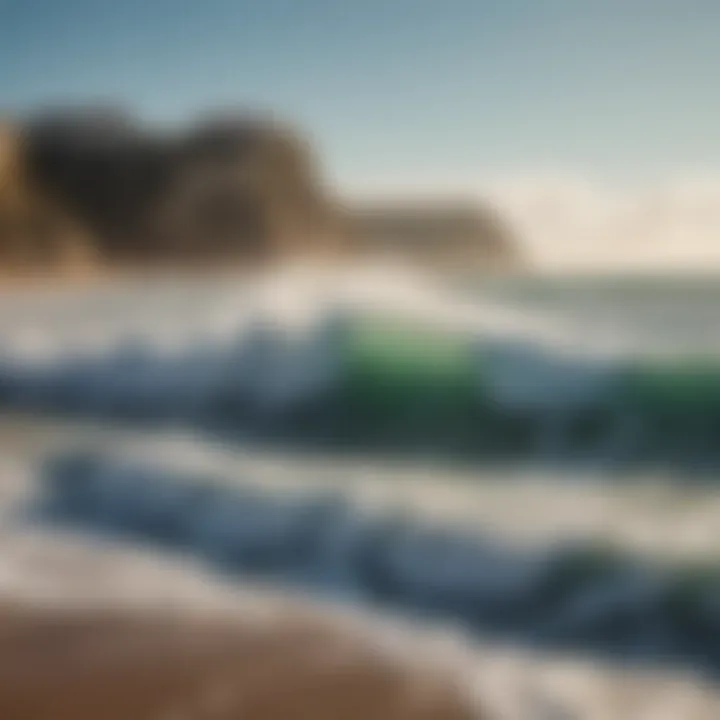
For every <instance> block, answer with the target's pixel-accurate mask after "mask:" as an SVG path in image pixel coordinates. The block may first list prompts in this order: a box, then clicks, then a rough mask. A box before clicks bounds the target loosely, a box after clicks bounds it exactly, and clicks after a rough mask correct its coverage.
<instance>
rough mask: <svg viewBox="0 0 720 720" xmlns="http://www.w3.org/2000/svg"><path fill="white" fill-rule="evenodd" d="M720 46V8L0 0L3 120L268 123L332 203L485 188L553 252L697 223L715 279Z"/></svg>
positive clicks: (661, 0)
mask: <svg viewBox="0 0 720 720" xmlns="http://www.w3.org/2000/svg"><path fill="white" fill-rule="evenodd" d="M719 39H720V2H719V1H718V0H0V110H2V109H4V110H7V111H10V112H11V113H19V114H22V113H24V112H27V111H32V110H35V109H37V108H38V107H42V106H48V105H53V104H58V103H59V104H68V103H72V102H76V101H77V102H96V101H112V102H118V103H121V104H123V105H126V106H127V107H128V108H130V109H131V110H133V111H134V112H135V113H137V114H138V115H139V116H140V117H142V118H146V119H148V120H151V121H156V122H161V123H162V122H167V123H183V122H185V121H188V120H192V118H193V116H195V115H197V114H198V113H202V112H206V111H210V110H213V109H214V108H227V107H239V108H249V109H251V110H261V111H268V112H272V113H275V114H277V115H278V116H279V117H281V118H282V119H286V120H289V121H291V122H293V123H296V124H297V125H298V126H299V127H300V128H301V129H302V130H303V131H304V132H307V133H308V134H309V135H310V136H311V138H312V139H313V140H314V142H315V144H316V146H317V148H318V151H319V157H320V160H321V162H322V166H323V169H324V171H325V173H326V176H327V177H328V178H330V180H331V181H334V182H335V183H336V184H337V186H338V187H339V188H340V189H341V190H343V191H347V192H355V193H366V194H367V193H370V194H373V192H380V193H382V192H387V191H396V192H397V191H400V192H401V193H402V191H403V190H411V191H412V192H417V191H418V190H420V189H423V190H429V191H430V192H435V191H445V190H449V191H450V192H455V191H457V190H461V191H465V190H470V191H478V190H479V191H482V192H486V193H491V194H492V197H493V199H494V201H495V202H497V203H498V204H499V205H502V206H503V207H504V208H505V209H507V210H508V212H509V213H512V214H513V218H514V221H515V222H516V225H518V226H522V227H523V232H525V233H526V234H528V236H530V235H533V236H534V237H536V238H537V241H536V244H538V243H539V244H540V245H543V247H545V248H547V247H550V246H553V247H555V249H556V255H557V257H561V256H562V257H565V256H567V254H568V252H569V250H568V248H569V249H570V250H572V251H576V250H577V249H578V248H580V252H581V254H582V253H583V252H586V250H587V249H588V248H590V249H592V248H594V247H596V245H597V238H598V232H602V233H605V234H608V233H609V234H612V235H613V236H614V237H616V238H617V240H618V242H619V243H620V247H622V243H623V242H624V238H625V236H626V235H627V234H628V233H632V234H634V235H636V236H640V237H645V238H651V240H652V242H651V241H643V242H645V245H646V247H652V248H653V252H654V254H655V255H658V253H659V250H658V248H659V247H660V246H661V245H662V243H665V245H663V247H665V246H667V248H666V250H665V251H664V252H665V256H666V257H667V259H668V260H667V261H668V262H671V263H672V262H675V259H676V258H677V256H678V253H680V250H679V248H680V246H681V245H682V246H683V247H685V246H686V245H687V239H686V238H687V235H688V232H685V231H684V230H682V229H683V228H693V230H692V233H694V236H697V237H702V238H704V239H703V240H702V241H701V242H700V241H699V244H698V246H697V248H696V250H695V254H696V257H697V258H698V260H699V262H700V264H703V263H704V262H705V260H706V256H707V249H708V247H710V245H712V246H713V247H714V248H715V250H714V252H715V253H716V255H717V258H716V260H717V263H718V265H719V266H720V241H718V238H720V131H719V129H720V83H719V82H718V78H717V73H718V68H720V40H719ZM688 188H690V189H688ZM628 190H630V191H631V193H635V196H633V200H632V202H630V201H628V199H627V198H628ZM618 191H620V195H618ZM623 193H624V194H623ZM638 193H639V194H638ZM659 209H661V210H659ZM663 218H664V220H663ZM668 218H670V220H668ZM638 228H640V230H638ZM648 228H650V229H648ZM677 228H680V230H677ZM698 228H699V230H698ZM599 229H600V230H599ZM558 238H565V241H564V242H565V245H563V244H562V242H560V241H559V240H558ZM583 238H584V240H583ZM668 238H670V239H668ZM553 243H554V245H553ZM653 243H654V244H653ZM668 243H669V244H668ZM668 248H669V249H668ZM683 252H684V251H683ZM571 254H572V253H571Z"/></svg>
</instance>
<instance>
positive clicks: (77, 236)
mask: <svg viewBox="0 0 720 720" xmlns="http://www.w3.org/2000/svg"><path fill="white" fill-rule="evenodd" d="M25 149H26V146H25V142H24V134H23V133H22V131H21V130H20V129H19V128H16V127H14V126H12V125H10V124H8V123H0V267H1V268H2V269H3V270H11V271H12V270H15V269H25V268H33V269H36V270H38V269H39V270H46V269H49V268H53V269H55V268H57V267H58V266H64V265H73V266H75V267H77V266H78V265H83V264H86V263H87V262H89V261H90V262H91V261H92V259H93V257H94V252H95V248H94V247H93V243H92V241H91V239H90V238H89V235H88V233H87V232H86V230H85V228H84V227H83V226H82V223H81V222H79V221H78V220H77V219H76V218H73V216H72V214H71V212H69V211H68V209H66V208H64V207H63V206H62V204H61V203H59V202H56V201H55V200H54V199H53V198H52V197H50V196H49V195H48V194H46V193H44V192H43V191H42V189H41V188H40V187H39V186H37V185H36V184H35V183H33V182H32V180H31V178H30V177H29V175H28V167H27V162H26V154H25Z"/></svg>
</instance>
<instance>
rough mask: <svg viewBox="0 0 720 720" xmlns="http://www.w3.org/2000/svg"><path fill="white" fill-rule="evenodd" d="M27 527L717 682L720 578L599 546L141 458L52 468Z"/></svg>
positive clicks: (712, 570)
mask: <svg viewBox="0 0 720 720" xmlns="http://www.w3.org/2000/svg"><path fill="white" fill-rule="evenodd" d="M42 488H43V492H42V493H41V495H40V497H39V500H38V501H37V502H35V503H34V504H33V505H32V506H31V507H30V508H29V510H30V514H29V516H28V517H29V518H31V519H34V520H36V521H41V522H44V523H46V522H50V523H53V524H57V523H60V524H66V525H67V524H69V525H71V526H73V527H76V528H83V529H85V530H86V531H92V532H95V533H101V534H103V535H108V534H109V535H111V536H112V537H116V538H124V539H125V540H139V541H141V542H146V543H151V544H155V545H158V546H160V547H164V548H165V549H170V550H173V551H176V552H179V553H182V554H185V555H188V554H189V555H192V556H196V557H199V558H201V559H202V560H204V561H205V562H207V563H210V564H211V565H212V566H214V567H215V568H217V569H220V570H221V571H223V572H224V573H227V574H228V575H229V576H231V577H238V578H243V577H253V578H258V577H260V578H265V579H266V580H271V581H273V582H276V583H280V584H281V585H282V584H289V585H294V586H300V587H302V588H305V589H307V590H309V591H311V592H312V593H316V594H319V595H325V596H330V597H332V598H335V599H338V598H339V599H344V600H346V601H348V602H351V603H353V604H356V603H360V604H366V605H371V606H380V607H386V608H388V609H391V608H395V609H399V610H402V611H404V612H407V613H409V614H410V615H411V616H416V617H418V618H420V617H423V616H427V617H432V618H435V619H438V618H440V619H445V620H452V621H455V622H456V623H459V624H460V625H461V626H464V627H466V628H468V629H470V630H472V631H474V632H479V633H481V634H483V635H489V636H493V635H495V636H500V637H502V638H505V639H514V640H517V641H520V642H522V643H525V644H528V643H529V644H530V645H541V646H546V645H547V646H552V647H564V648H574V649H576V650H585V651H588V652H592V653H600V654H609V655H611V656H615V657H622V658H626V659H629V658H632V659H634V660H643V661H647V662H671V663H680V662H688V663H690V664H691V665H692V667H693V668H694V669H696V670H697V669H702V670H705V671H707V672H709V673H711V674H713V675H714V674H717V672H718V671H719V670H720V655H718V649H717V646H716V645H717V643H716V642H715V641H714V638H715V637H716V634H717V629H718V627H719V626H720V615H718V609H717V606H716V603H715V602H714V601H713V598H714V593H715V589H716V587H717V582H718V580H720V576H719V575H718V572H719V571H718V569H717V567H716V566H715V565H714V564H713V563H712V562H709V563H705V564H695V565H692V566H691V565H688V564H668V563H660V562H657V561H654V562H653V561H649V560H647V559H643V558H641V557H639V556H632V555H628V554H626V553H623V552H620V551H619V550H612V549H610V548H609V547H606V546H600V545H596V544H592V543H585V544H580V543H571V544H568V543H565V544H558V545H549V546H546V547H535V548H534V549H520V548H518V547H513V546H510V545H508V544H507V541H499V540H497V539H493V538H491V537H490V536H483V535H482V533H481V531H479V530H478V531H476V532H474V533H472V534H470V533H468V532H461V531H458V530H456V529H451V528H449V527H443V526H434V527H433V526H429V525H423V524H422V523H421V522H419V521H418V520H415V519H412V518H410V517H402V516H399V515H397V514H391V513H388V512H376V513H374V514H369V513H368V512H361V511H360V510H359V509H358V508H357V507H356V506H354V505H353V504H352V503H350V501H348V500H346V499H345V498H344V497H343V496H342V495H341V494H340V493H339V492H338V493H337V494H326V493H322V494H321V493H318V492H317V491H316V492H309V491H308V490H307V489H305V490H304V491H303V490H298V491H297V492H296V493H295V494H294V495H290V496H288V495H287V494H285V495H279V494H277V493H273V492H271V491H268V490H261V489H258V488H257V487H255V488H251V487H250V486H249V485H245V486H243V483H242V481H241V480H240V479H238V480H237V483H236V484H233V485H232V486H231V485H228V483H227V481H222V480H219V479H217V478H215V477H214V476H201V477H198V476H194V475H192V474H185V475H183V474H182V473H176V472H173V473H170V472H168V471H164V470H163V469H162V468H160V467H158V466H156V465H154V464H152V463H151V462H149V461H147V460H145V461H139V460H138V461H133V460H132V459H129V460H128V459H125V460H118V459H113V458H112V457H111V456H103V455H97V454H87V453H74V454H70V455H62V456H59V457H55V458H53V459H51V460H50V461H49V462H48V463H47V465H46V468H45V472H44V475H43V477H42Z"/></svg>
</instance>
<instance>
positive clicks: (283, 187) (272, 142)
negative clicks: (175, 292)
mask: <svg viewBox="0 0 720 720" xmlns="http://www.w3.org/2000/svg"><path fill="white" fill-rule="evenodd" d="M24 144H25V148H24V151H25V152H24V158H25V165H26V167H27V172H28V175H29V177H30V178H31V181H32V183H33V184H34V185H35V186H36V187H39V188H42V189H43V191H44V192H45V193H47V194H48V195H49V196H50V197H52V198H53V199H54V200H55V201H56V202H58V203H59V204H60V205H61V206H62V207H64V208H67V209H68V211H69V212H70V213H71V214H72V216H73V217H77V218H79V219H81V220H82V222H83V223H84V224H85V225H87V227H88V228H89V229H90V231H91V232H92V235H93V237H94V238H96V243H97V247H98V250H99V254H100V256H101V257H102V258H103V259H104V260H106V261H108V262H109V263H111V264H114V263H136V262H140V263H146V262H153V261H157V262H171V263H174V262H181V263H182V262H186V261H192V262H194V263H198V262H203V261H217V260H226V259H233V260H238V261H242V262H247V261H256V260H268V259H271V258H273V257H276V256H277V255H279V254H280V253H286V252H288V251H289V250H290V249H293V246H294V245H295V244H297V239H298V238H309V237H313V236H318V235H320V234H321V231H322V221H323V216H324V214H325V213H326V212H327V203H326V201H325V198H324V195H323V191H322V188H321V185H320V182H319V180H318V178H317V176H316V171H315V167H314V162H313V158H312V156H311V153H310V151H309V149H308V148H307V147H306V144H305V142H304V141H303V140H302V139H301V138H300V137H299V136H297V135H296V134H295V133H293V132H291V131H290V130H287V129H285V128H284V127H280V126H279V125H278V124H276V123H274V122H272V121H270V120H267V119H259V120H254V119H251V118H247V117H244V116H234V115H233V116H227V117H225V116H224V117H219V118H209V119H207V120H204V121H202V122H199V123H198V124H196V125H195V126H193V127H191V128H189V129H187V130H184V131H182V132H177V133H171V132H169V131H165V132H157V131H152V130H150V129H148V128H146V127H143V126H141V125H140V124H138V123H136V122H135V121H134V120H133V118H131V117H129V116H127V115H125V114H123V113H122V112H120V111H116V110H112V109H109V110H108V109H100V110H97V109H96V110H82V111H81V110H76V111H72V112H64V113H63V112H59V113H55V114H45V115H42V116H39V117H37V118H32V119H30V120H29V121H27V122H26V124H25V125H24Z"/></svg>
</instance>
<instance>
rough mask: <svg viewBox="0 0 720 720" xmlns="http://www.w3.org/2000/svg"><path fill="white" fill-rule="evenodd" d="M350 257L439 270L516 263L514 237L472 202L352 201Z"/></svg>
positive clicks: (346, 220) (346, 217)
mask: <svg viewBox="0 0 720 720" xmlns="http://www.w3.org/2000/svg"><path fill="white" fill-rule="evenodd" d="M342 218H343V220H342V222H343V224H342V227H343V230H344V232H345V235H346V238H347V240H348V241H349V244H350V247H351V250H352V252H353V253H357V254H359V255H381V256H391V257H399V258H406V259H413V260H416V261H420V262H424V263H428V264H430V265H432V266H436V267H437V266H442V267H451V268H458V267H468V266H469V267H471V268H474V269H477V268H482V269H502V270H506V269H510V268H514V267H515V266H517V265H518V264H519V263H520V258H519V253H518V248H517V244H516V241H515V238H514V237H513V235H512V233H511V231H510V228H509V226H508V225H507V224H506V223H505V221H504V219H503V218H502V217H501V216H500V215H499V213H497V212H495V211H494V210H493V209H492V208H491V207H489V206H486V205H484V204H480V203H476V202H461V201H457V202H445V201H425V202H420V201H414V202H407V201H404V202H389V201H385V202H375V203H367V202H365V203H358V204H356V205H353V206H349V207H347V208H346V209H345V211H344V213H343V216H342Z"/></svg>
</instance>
